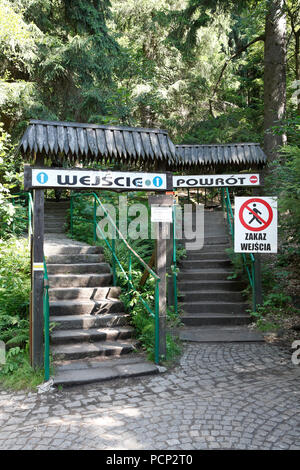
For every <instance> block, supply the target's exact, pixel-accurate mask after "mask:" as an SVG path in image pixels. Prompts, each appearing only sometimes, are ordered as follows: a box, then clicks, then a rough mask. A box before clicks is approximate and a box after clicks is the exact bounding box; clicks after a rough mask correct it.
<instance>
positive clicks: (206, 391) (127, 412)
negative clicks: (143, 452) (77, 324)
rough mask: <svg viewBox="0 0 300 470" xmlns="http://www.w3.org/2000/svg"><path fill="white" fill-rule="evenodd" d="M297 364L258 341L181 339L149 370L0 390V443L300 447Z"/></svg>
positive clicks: (22, 445) (91, 446)
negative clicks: (167, 358) (164, 366)
mask: <svg viewBox="0 0 300 470" xmlns="http://www.w3.org/2000/svg"><path fill="white" fill-rule="evenodd" d="M299 411H300V367H299V366H295V365H293V364H292V362H291V355H290V353H289V352H287V351H284V350H282V349H280V348H278V347H277V346H274V345H269V344H266V343H257V344H255V343H252V344H251V343H248V344H245V343H244V344H238V343H236V344H218V345H217V344H195V343H188V344H186V345H185V352H184V354H183V356H182V357H181V360H180V364H179V365H177V366H176V367H175V368H172V370H170V371H167V372H165V373H163V374H160V375H157V376H150V377H144V378H137V379H126V380H123V381H110V382H106V383H102V384H96V385H95V384H93V385H86V386H84V387H74V388H71V389H64V390H63V391H54V392H50V393H48V394H40V395H38V394H37V393H33V392H31V393H24V392H17V393H11V392H7V391H3V390H1V391H0V449H109V450H113V449H116V450H120V449H151V450H159V449H167V450H168V449H172V450H173V449H174V450H191V449H300V419H299V415H300V413H299Z"/></svg>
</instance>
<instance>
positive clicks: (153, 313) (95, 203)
mask: <svg viewBox="0 0 300 470" xmlns="http://www.w3.org/2000/svg"><path fill="white" fill-rule="evenodd" d="M80 197H92V198H93V199H94V201H93V221H92V223H93V238H94V241H96V239H97V230H98V231H99V232H100V234H101V237H102V239H103V240H104V242H105V244H106V246H107V248H108V249H109V251H110V253H111V255H112V271H113V285H114V286H115V285H116V283H117V272H116V266H119V268H120V270H121V272H122V274H123V275H124V277H125V279H126V281H127V287H128V290H131V291H133V292H135V294H136V295H137V296H138V299H139V300H140V301H141V302H142V304H143V305H144V307H145V308H146V310H147V312H148V313H149V314H150V315H151V316H152V317H153V318H154V321H155V348H154V349H155V350H154V357H155V363H156V364H159V282H160V278H159V276H158V275H157V274H156V273H155V272H154V271H153V270H152V269H151V268H150V267H149V266H148V264H147V263H146V262H145V261H144V260H143V259H142V258H141V257H140V256H139V255H138V254H137V253H136V252H135V251H134V250H133V248H132V247H131V246H130V245H129V243H128V242H127V241H126V240H125V238H124V236H123V234H122V233H121V232H120V230H119V229H118V227H117V226H116V224H115V223H114V221H113V219H112V218H111V216H110V214H109V213H108V211H107V210H106V208H105V206H104V205H103V204H102V202H101V201H100V199H99V197H98V196H97V194H96V193H75V194H74V193H72V194H71V205H70V208H71V210H70V219H71V221H70V227H71V235H73V230H74V221H73V218H74V201H75V198H80ZM98 206H99V207H101V208H102V210H103V212H104V214H105V216H106V218H107V220H108V221H109V222H110V223H111V225H112V227H113V228H114V230H115V234H118V236H119V239H120V240H121V241H122V243H123V244H124V245H125V246H126V248H127V250H128V268H127V272H126V270H125V269H124V268H123V266H122V264H121V262H120V260H119V258H118V256H117V253H116V240H115V237H112V240H111V244H110V243H109V242H108V240H107V237H106V236H105V233H104V232H103V230H102V229H101V227H100V226H99V225H98V223H97V207H98ZM132 256H134V257H135V258H136V259H137V260H138V261H139V263H140V264H142V265H143V266H144V268H145V269H146V270H147V271H148V272H149V274H151V275H152V276H153V278H154V279H155V291H154V292H155V295H154V297H155V300H154V311H153V310H152V309H151V308H150V306H149V305H148V303H147V302H146V301H145V300H144V299H143V297H142V295H141V293H140V292H139V291H138V290H136V288H135V287H134V285H133V283H132ZM127 273H128V274H127Z"/></svg>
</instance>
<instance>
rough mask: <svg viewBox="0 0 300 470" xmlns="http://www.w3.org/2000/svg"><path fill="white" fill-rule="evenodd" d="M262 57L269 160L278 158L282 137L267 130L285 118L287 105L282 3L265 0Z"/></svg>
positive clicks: (266, 150) (265, 128) (266, 139)
mask: <svg viewBox="0 0 300 470" xmlns="http://www.w3.org/2000/svg"><path fill="white" fill-rule="evenodd" d="M267 3H268V11H267V15H266V29H265V56H264V69H265V71H264V131H265V134H264V150H265V153H266V155H267V157H268V161H272V160H274V159H275V158H276V157H277V149H278V146H279V145H283V144H284V143H285V140H286V139H285V136H283V135H273V134H272V132H271V131H270V128H271V127H272V126H274V125H277V124H278V121H280V120H281V119H283V118H284V115H285V105H286V19H285V13H284V12H283V3H284V2H283V0H268V2H267Z"/></svg>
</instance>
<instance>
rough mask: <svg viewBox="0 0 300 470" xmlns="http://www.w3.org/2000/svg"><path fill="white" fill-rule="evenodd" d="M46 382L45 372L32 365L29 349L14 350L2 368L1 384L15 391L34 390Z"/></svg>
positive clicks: (9, 353)
mask: <svg viewBox="0 0 300 470" xmlns="http://www.w3.org/2000/svg"><path fill="white" fill-rule="evenodd" d="M43 381H44V370H43V369H33V368H32V367H31V365H30V361H29V354H28V348H27V349H26V351H24V350H21V349H20V348H18V347H16V348H12V349H10V350H9V351H8V353H7V354H6V363H5V364H4V365H2V366H0V384H1V385H3V386H4V387H6V388H9V389H13V390H24V389H27V390H34V389H36V387H37V385H39V384H41V383H43Z"/></svg>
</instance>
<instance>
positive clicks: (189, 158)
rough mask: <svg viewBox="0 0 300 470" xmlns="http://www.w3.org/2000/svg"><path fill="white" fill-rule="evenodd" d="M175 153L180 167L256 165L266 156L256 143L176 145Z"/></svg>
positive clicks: (262, 162) (261, 164)
mask: <svg viewBox="0 0 300 470" xmlns="http://www.w3.org/2000/svg"><path fill="white" fill-rule="evenodd" d="M175 148H176V155H177V158H178V159H179V160H180V162H181V165H182V167H184V168H193V167H199V166H200V167H225V166H226V167H227V166H230V167H243V168H247V167H257V166H263V165H264V164H265V163H266V161H267V157H266V155H265V154H264V152H263V151H262V149H261V148H260V145H259V144H256V143H239V144H215V145H176V146H175Z"/></svg>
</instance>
